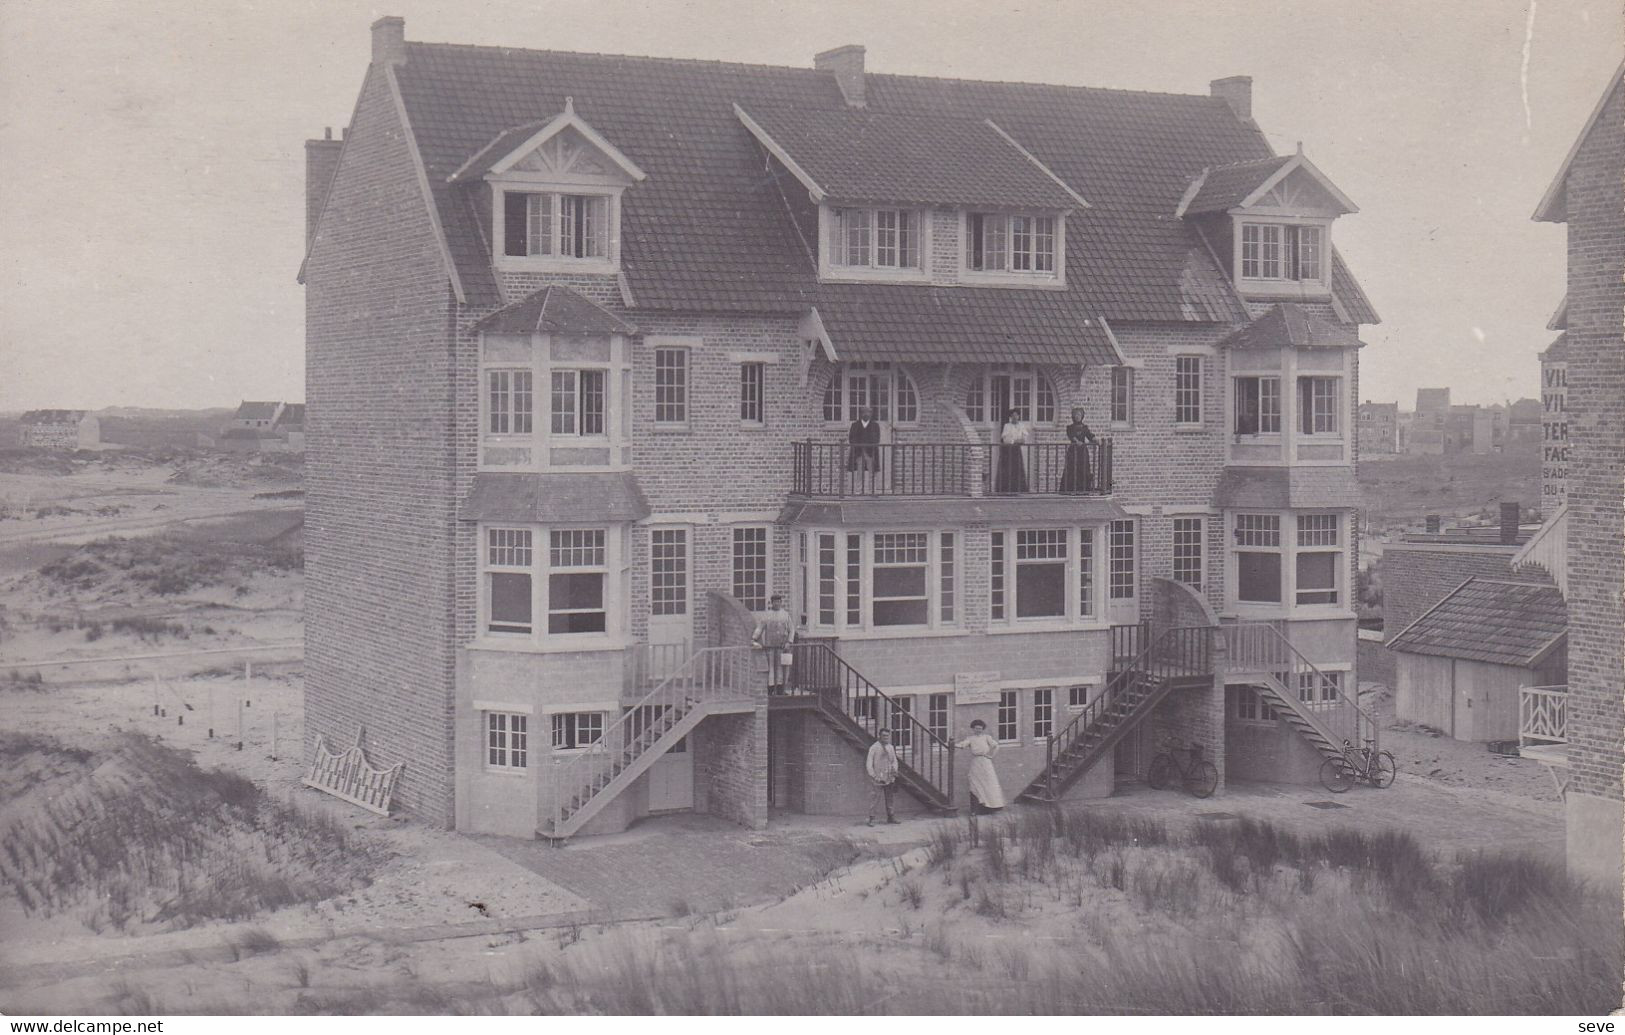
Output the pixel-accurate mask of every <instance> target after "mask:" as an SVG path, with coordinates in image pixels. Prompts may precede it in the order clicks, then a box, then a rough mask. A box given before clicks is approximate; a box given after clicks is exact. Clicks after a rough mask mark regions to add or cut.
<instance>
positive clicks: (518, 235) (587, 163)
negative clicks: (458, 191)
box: [449, 97, 647, 273]
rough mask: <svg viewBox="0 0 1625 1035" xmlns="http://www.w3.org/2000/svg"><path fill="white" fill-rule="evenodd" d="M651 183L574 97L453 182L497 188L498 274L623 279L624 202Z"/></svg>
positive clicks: (494, 147)
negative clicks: (635, 188) (619, 275)
mask: <svg viewBox="0 0 1625 1035" xmlns="http://www.w3.org/2000/svg"><path fill="white" fill-rule="evenodd" d="M646 178H647V177H646V175H645V173H644V172H643V170H642V169H640V168H638V166H637V164H636V163H635V162H633V161H632V160H631V159H630V158H628V157H627V156H626V155H625V154H624V153H622V152H621V151H620V149H619V148H617V147H615V145H613V144H611V143H610V142H609V141H608V140H607V139H605V138H604V136H603V135H602V134H601V133H599V132H598V131H597V130H595V129H593V127H592V126H590V125H588V123H587V122H586V120H585V119H583V118H581V116H579V115H577V114H576V111H575V104H574V102H573V100H572V99H571V98H569V97H566V98H565V99H564V111H563V112H562V113H560V114H559V115H556V116H554V117H553V118H551V119H547V120H545V121H541V122H533V123H528V124H525V125H521V126H515V127H513V128H511V129H507V130H504V131H503V132H501V133H499V134H497V136H496V137H495V138H494V139H492V140H491V142H490V143H488V144H486V145H485V146H484V147H482V148H480V150H479V151H477V152H475V153H474V155H473V156H472V157H470V158H469V159H468V161H466V162H464V163H463V164H462V166H461V167H460V168H459V169H458V170H457V171H456V172H454V173H452V175H451V176H450V178H449V181H450V182H451V183H454V184H456V183H471V182H479V181H481V180H483V181H485V182H486V183H488V184H489V185H490V187H491V206H492V209H491V225H492V227H493V228H494V231H493V233H492V234H491V241H492V257H491V258H492V262H493V263H494V264H495V266H496V268H497V269H499V270H510V271H519V272H576V273H615V272H618V271H619V269H620V258H621V256H620V249H621V233H620V228H621V195H622V193H623V192H624V191H625V190H626V188H628V187H630V186H632V185H633V184H635V183H638V182H641V181H642V180H644V179H646Z"/></svg>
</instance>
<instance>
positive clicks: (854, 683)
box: [789, 643, 954, 803]
mask: <svg viewBox="0 0 1625 1035" xmlns="http://www.w3.org/2000/svg"><path fill="white" fill-rule="evenodd" d="M790 652H791V665H790V676H789V685H791V686H792V687H795V688H796V689H797V690H799V691H801V692H803V693H811V694H816V695H817V697H818V700H819V702H820V703H821V704H824V705H827V706H830V707H836V708H838V709H839V710H840V711H841V713H842V714H844V715H845V716H846V717H847V718H849V719H851V720H852V721H853V722H854V723H856V724H857V725H858V726H859V727H861V728H862V729H863V731H864V732H865V733H866V734H868V736H869V738H870V739H871V740H874V739H876V734H877V733H878V731H879V729H880V725H881V724H882V723H885V724H886V725H887V726H888V727H890V728H891V730H892V746H893V747H894V748H895V749H896V751H897V761H898V762H899V764H901V765H903V766H906V767H907V768H908V770H909V771H910V772H912V773H914V774H915V775H916V776H918V777H919V778H920V779H922V780H924V781H925V782H926V783H928V784H930V785H931V787H932V788H934V789H935V790H936V791H937V792H938V793H939V794H941V795H942V796H943V799H944V800H945V801H946V802H948V803H952V802H953V798H954V746H953V743H952V742H951V741H948V740H946V739H944V738H942V737H939V736H937V734H936V733H935V732H934V731H933V730H932V729H931V727H930V726H928V725H926V724H925V723H923V722H921V721H920V720H919V719H918V718H916V717H915V716H914V713H913V712H912V711H910V710H907V709H905V708H903V707H902V706H901V705H900V704H898V703H897V700H896V698H893V697H891V696H890V695H889V694H887V693H886V692H885V691H883V690H881V689H880V688H879V687H877V686H875V685H874V684H873V683H871V682H870V681H869V679H868V677H866V676H864V674H863V673H861V672H859V671H858V670H857V669H855V668H853V667H852V666H851V665H849V664H847V663H846V660H845V659H844V658H842V657H841V656H840V655H839V654H836V653H835V652H834V651H833V650H831V649H830V647H829V645H828V644H827V643H793V644H791V645H790ZM863 700H867V701H870V702H873V703H872V704H870V705H867V706H865V707H861V708H860V707H857V706H856V703H857V702H858V701H863ZM899 720H900V721H901V722H902V729H898V728H897V727H896V726H895V725H894V724H895V723H897V722H899Z"/></svg>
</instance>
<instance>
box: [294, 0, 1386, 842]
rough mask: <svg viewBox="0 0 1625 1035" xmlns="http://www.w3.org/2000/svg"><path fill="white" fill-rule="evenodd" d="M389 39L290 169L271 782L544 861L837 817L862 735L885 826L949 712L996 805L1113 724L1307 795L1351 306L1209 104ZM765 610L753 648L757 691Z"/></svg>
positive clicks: (1078, 769) (924, 798)
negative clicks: (301, 486)
mask: <svg viewBox="0 0 1625 1035" xmlns="http://www.w3.org/2000/svg"><path fill="white" fill-rule="evenodd" d="M404 31H405V30H404V24H403V22H402V21H401V19H399V18H383V19H380V20H379V21H378V22H376V23H375V24H374V26H373V59H372V64H371V66H370V68H369V70H368V72H367V75H366V78H365V81H364V83H363V85H362V88H361V94H360V97H359V99H358V100H357V103H356V107H355V117H354V121H353V124H352V125H351V126H350V127H349V128H348V130H347V131H346V133H345V134H344V136H343V139H342V142H341V143H340V144H339V146H338V148H337V149H336V151H337V153H336V154H335V148H334V146H333V145H334V144H335V142H334V141H332V140H323V141H312V142H311V143H310V145H308V146H307V170H308V182H309V189H310V191H311V192H312V196H311V197H310V198H308V199H307V205H306V212H307V217H308V218H310V219H311V220H312V224H311V226H310V227H309V230H308V234H307V236H308V238H309V242H310V245H309V251H308V254H307V256H306V259H305V262H304V265H303V267H302V269H301V280H302V282H303V283H304V284H305V287H306V314H307V317H306V319H307V387H308V391H307V399H308V400H309V402H310V405H311V411H310V413H311V420H310V422H309V426H308V436H309V438H308V443H307V444H308V458H309V462H308V466H307V485H308V492H309V496H308V501H307V502H308V519H307V526H306V528H307V531H306V544H307V549H308V552H307V558H308V560H307V604H306V613H307V616H308V622H307V629H308V632H307V668H306V730H307V736H308V737H309V738H310V739H311V741H312V745H307V749H311V748H312V746H313V743H314V739H315V738H316V737H318V736H321V737H325V738H326V739H327V740H328V741H329V742H331V743H335V744H338V743H349V742H351V741H352V739H353V738H355V737H356V735H357V732H358V729H360V730H364V731H365V732H364V738H363V744H364V746H365V747H366V749H367V750H368V751H369V753H370V754H371V756H372V758H373V761H374V762H376V763H379V764H383V765H392V764H395V763H404V764H405V768H404V771H403V773H402V777H401V781H400V783H399V785H398V794H399V798H400V800H401V802H402V803H403V804H404V805H405V806H406V807H407V808H408V809H410V810H412V811H414V812H415V813H417V814H419V815H421V816H422V817H424V818H425V819H427V820H430V821H434V822H442V823H447V824H453V823H454V824H455V825H456V826H457V827H458V828H460V829H464V830H471V831H483V832H491V833H502V834H512V835H519V836H534V835H536V834H538V833H540V834H542V835H543V836H559V837H562V836H569V835H571V834H576V833H592V832H599V831H609V830H617V829H621V828H624V827H625V826H626V825H627V824H629V823H631V822H633V821H634V820H635V819H636V818H637V817H639V816H641V815H644V814H647V813H650V812H660V811H669V810H681V809H693V810H697V811H705V812H710V813H713V814H717V815H722V816H726V817H728V818H730V819H733V820H735V821H737V822H740V823H743V824H746V825H750V826H760V825H762V824H764V823H765V822H766V819H767V810H768V807H769V805H770V804H771V805H774V806H777V807H781V808H785V809H789V810H791V811H801V812H811V813H852V812H854V811H856V812H859V813H861V810H862V809H863V808H864V806H865V801H866V798H865V797H864V795H865V787H864V778H863V776H862V772H861V760H862V755H861V753H860V749H861V748H862V747H863V746H866V745H865V743H864V741H865V739H866V738H867V737H868V736H869V735H870V733H871V732H872V731H873V729H874V728H875V724H876V723H877V722H878V721H881V720H887V721H890V722H891V723H893V724H894V725H895V726H896V727H897V730H898V732H897V733H896V734H894V737H895V739H896V741H897V743H898V746H899V750H900V753H901V754H902V756H903V761H904V776H905V779H904V786H905V789H906V790H908V791H909V793H910V795H912V796H913V797H915V798H916V799H918V802H919V807H932V808H945V807H948V806H950V805H958V804H963V803H964V802H965V801H966V798H965V788H964V778H965V771H966V768H967V766H966V761H967V760H966V759H964V758H960V759H959V760H958V762H957V765H956V766H950V765H949V760H950V759H951V758H952V757H953V756H952V752H951V750H950V749H949V748H948V747H947V743H948V742H949V741H951V740H952V739H954V738H957V737H958V736H960V735H962V734H963V732H964V730H965V728H966V725H967V723H968V722H969V721H970V720H971V719H973V718H984V719H986V721H987V722H988V725H989V730H990V733H992V734H994V735H995V736H996V737H997V739H999V740H1001V741H1003V742H1004V746H1003V748H1002V749H1001V751H1000V754H999V762H1000V772H1001V776H1002V779H1003V781H1004V783H1005V786H1006V790H1007V792H1008V793H1009V794H1011V795H1012V796H1014V795H1015V794H1016V793H1018V792H1021V791H1022V789H1023V788H1024V787H1025V788H1026V792H1027V793H1028V794H1029V795H1030V796H1032V797H1035V798H1040V799H1045V798H1053V797H1057V796H1059V795H1061V794H1063V793H1069V794H1082V795H1103V794H1109V793H1110V792H1111V790H1112V787H1113V784H1114V781H1115V780H1116V779H1117V778H1118V777H1119V776H1126V777H1129V778H1132V777H1134V776H1137V775H1139V774H1140V773H1141V772H1143V770H1144V766H1145V764H1146V762H1147V761H1148V758H1149V750H1148V749H1149V746H1150V740H1151V738H1152V737H1153V735H1166V736H1169V737H1172V738H1175V739H1176V740H1178V741H1179V742H1181V743H1188V742H1195V743H1197V744H1199V745H1200V746H1201V747H1202V748H1203V750H1204V751H1205V752H1206V754H1207V756H1208V757H1209V758H1210V759H1212V760H1213V761H1214V762H1215V764H1216V765H1217V766H1218V767H1219V768H1220V771H1221V779H1224V778H1226V777H1228V778H1230V779H1245V778H1255V777H1258V778H1267V779H1289V780H1303V781H1313V780H1314V779H1315V773H1316V771H1317V770H1318V768H1319V764H1320V761H1321V759H1322V757H1324V756H1325V753H1326V752H1327V751H1335V746H1334V745H1335V741H1332V740H1330V739H1328V738H1333V737H1341V736H1349V737H1359V736H1363V735H1365V733H1366V732H1368V731H1365V730H1364V728H1363V727H1361V726H1360V725H1359V724H1358V718H1359V717H1358V715H1357V713H1356V711H1355V709H1354V708H1353V707H1352V706H1351V701H1352V698H1353V689H1354V687H1355V685H1356V678H1355V673H1354V670H1353V666H1354V659H1355V620H1354V611H1353V601H1352V599H1351V598H1352V594H1353V592H1354V570H1355V562H1356V558H1357V555H1358V543H1357V541H1356V536H1357V529H1358V524H1357V521H1356V508H1357V506H1358V502H1359V490H1358V485H1357V483H1356V480H1355V476H1354V465H1355V461H1356V458H1357V440H1356V436H1355V434H1354V431H1353V429H1354V426H1355V425H1356V423H1357V422H1356V421H1354V420H1352V419H1351V417H1352V416H1353V415H1354V412H1355V404H1356V400H1357V398H1358V396H1357V394H1356V393H1357V388H1358V361H1359V356H1358V350H1359V347H1360V342H1359V339H1358V334H1357V332H1358V329H1359V325H1360V324H1363V323H1373V322H1375V321H1376V315H1375V313H1374V312H1373V311H1372V309H1371V306H1370V304H1369V302H1368V301H1367V300H1366V298H1365V297H1364V295H1363V294H1362V293H1361V291H1360V289H1359V288H1358V286H1357V285H1356V283H1355V281H1354V279H1353V277H1352V276H1351V275H1350V273H1349V271H1348V270H1347V269H1346V267H1345V266H1344V264H1343V262H1342V260H1341V258H1340V257H1339V256H1338V254H1337V251H1336V249H1335V248H1334V247H1333V238H1334V235H1335V233H1336V232H1337V229H1336V228H1337V218H1338V217H1339V216H1341V215H1344V214H1347V213H1351V212H1353V211H1355V207H1354V205H1353V204H1352V203H1351V202H1350V201H1349V200H1348V199H1347V198H1346V197H1344V196H1343V195H1342V193H1341V192H1340V191H1338V189H1337V188H1336V187H1335V186H1334V185H1332V183H1331V182H1330V181H1329V180H1328V179H1327V178H1326V177H1325V176H1324V175H1323V174H1322V173H1321V172H1320V171H1319V170H1318V169H1316V168H1315V166H1314V165H1313V164H1312V163H1310V162H1309V160H1308V159H1307V158H1306V157H1305V156H1304V155H1303V154H1302V152H1301V151H1300V152H1299V153H1297V154H1292V155H1285V156H1279V157H1276V156H1271V154H1270V149H1269V147H1268V145H1267V143H1266V141H1265V139H1264V137H1263V135H1262V134H1261V132H1260V131H1259V129H1258V127H1257V125H1256V124H1255V123H1254V122H1253V120H1252V113H1251V100H1250V93H1251V81H1250V80H1248V79H1246V78H1244V77H1235V78H1231V79H1224V80H1219V81H1216V82H1215V83H1213V84H1212V95H1211V96H1176V95H1164V94H1149V93H1141V92H1130V91H1114V90H1104V89H1080V88H1075V87H1051V86H1037V85H1026V84H1008V83H969V82H964V81H960V80H951V79H930V78H920V77H909V76H893V75H879V74H874V73H871V72H868V71H867V70H866V69H865V67H864V52H863V49H862V48H861V47H843V48H840V49H838V50H835V51H830V52H827V53H825V54H821V55H819V56H818V57H817V58H816V59H815V67H814V68H811V69H799V68H780V67H767V66H753V65H733V64H723V63H717V62H701V61H679V60H667V59H653V58H633V57H609V56H602V55H593V54H571V53H559V52H539V51H524V50H513V49H506V48H504V49H498V48H494V47H470V46H451V45H443V44H425V43H416V42H412V43H408V42H406V40H405V35H404ZM1073 407H1081V408H1082V409H1083V410H1084V413H1085V415H1086V418H1087V420H1088V422H1089V423H1090V424H1091V425H1092V427H1093V429H1094V432H1095V434H1096V436H1097V439H1098V441H1096V442H1094V443H1091V444H1089V445H1088V446H1087V447H1080V448H1079V449H1078V450H1076V451H1074V452H1071V453H1069V452H1068V449H1067V445H1066V438H1065V435H1064V431H1063V426H1064V425H1065V424H1066V422H1067V419H1068V414H1069V413H1070V411H1071V410H1072V408H1073ZM866 409H867V410H873V411H874V413H875V415H876V417H877V418H878V421H879V423H880V437H879V441H878V443H876V444H874V445H873V446H872V447H870V446H867V445H865V446H864V447H863V448H862V449H860V450H854V449H853V448H851V447H850V446H849V444H848V434H849V425H850V424H851V423H852V422H853V420H854V419H855V418H856V417H857V416H858V415H859V414H860V412H862V411H864V410H866ZM1011 409H1013V410H1015V411H1017V412H1018V413H1019V414H1021V415H1022V416H1023V417H1024V418H1025V419H1027V420H1028V421H1030V422H1031V424H1032V426H1033V429H1034V441H1033V442H1032V443H1031V444H1029V445H1024V446H1023V445H1017V446H1011V447H1009V448H1008V449H1006V448H1004V447H1003V446H1002V445H1000V442H999V438H998V436H999V418H1000V415H1001V413H1003V412H1005V411H1007V410H1011ZM870 460H872V461H873V466H874V467H875V468H877V469H875V470H866V469H865V468H866V467H868V466H870ZM775 593H778V594H783V595H784V596H785V597H786V599H787V601H788V606H789V610H790V612H791V614H792V615H793V616H794V617H793V622H794V624H795V626H796V627H797V628H798V630H799V633H800V636H801V637H802V642H801V643H798V644H797V645H796V646H795V647H794V648H793V649H792V650H791V651H789V652H788V653H790V654H791V657H792V664H791V666H790V667H789V670H788V671H787V672H785V673H783V674H772V675H770V673H769V671H768V668H769V663H770V662H773V663H774V666H775V667H776V662H777V654H778V652H777V651H773V652H771V653H772V655H773V656H772V657H771V658H769V657H767V656H764V655H762V654H761V653H760V652H752V651H751V649H750V647H749V646H748V644H749V641H750V638H751V630H752V627H753V626H754V625H755V623H756V622H757V621H758V620H759V618H760V615H761V613H762V611H763V610H764V609H765V607H766V605H767V601H768V598H769V597H770V595H772V594H775ZM1221 612H1222V613H1223V614H1225V615H1226V617H1227V619H1228V621H1227V623H1226V625H1225V626H1224V627H1223V628H1222V629H1221V628H1220V626H1219V622H1218V614H1219V613H1221ZM1143 623H1150V624H1149V626H1147V625H1146V624H1143ZM1221 640H1222V641H1223V642H1224V646H1225V647H1226V648H1227V649H1225V650H1223V651H1220V650H1217V649H1215V641H1221ZM770 681H771V682H774V683H777V684H782V685H783V687H784V689H785V691H786V692H784V693H780V694H776V695H768V694H766V693H765V689H766V686H767V684H768V683H769V682H770ZM1299 731H1306V732H1301V733H1300V732H1299ZM1051 737H1055V738H1058V739H1057V740H1056V741H1055V742H1054V744H1053V745H1052V744H1051V741H1050V738H1051ZM1052 746H1053V747H1054V748H1055V751H1056V753H1055V755H1054V758H1055V760H1056V761H1055V762H1054V765H1053V766H1051V767H1049V768H1046V757H1047V756H1046V751H1047V750H1048V749H1049V748H1050V747H1052ZM950 774H952V778H950Z"/></svg>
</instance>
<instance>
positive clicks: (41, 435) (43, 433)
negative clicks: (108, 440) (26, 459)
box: [17, 410, 102, 450]
mask: <svg viewBox="0 0 1625 1035" xmlns="http://www.w3.org/2000/svg"><path fill="white" fill-rule="evenodd" d="M101 440H102V424H101V419H100V418H98V417H97V416H96V415H95V414H94V413H90V412H89V411H87V410H29V411H28V412H27V413H24V414H23V415H22V416H21V417H20V418H18V420H17V443H18V445H20V446H22V447H23V448H24V449H54V450H74V449H95V448H96V447H97V446H98V445H100V444H101Z"/></svg>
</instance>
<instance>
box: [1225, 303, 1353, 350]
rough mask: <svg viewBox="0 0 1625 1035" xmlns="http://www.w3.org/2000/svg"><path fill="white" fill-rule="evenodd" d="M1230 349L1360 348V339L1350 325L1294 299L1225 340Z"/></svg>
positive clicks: (1274, 308)
mask: <svg viewBox="0 0 1625 1035" xmlns="http://www.w3.org/2000/svg"><path fill="white" fill-rule="evenodd" d="M1219 346H1220V347H1221V348H1227V349H1265V348H1268V349H1277V348H1282V347H1287V346H1289V347H1291V348H1295V349H1357V348H1359V347H1360V339H1359V338H1357V337H1355V336H1354V333H1353V332H1352V331H1350V330H1349V329H1348V328H1346V327H1342V326H1339V325H1338V324H1335V323H1332V322H1331V321H1330V320H1326V319H1323V318H1321V317H1319V316H1316V315H1315V314H1314V313H1312V312H1310V311H1309V310H1308V309H1305V308H1304V307H1303V306H1301V305H1298V304H1296V303H1294V302H1283V303H1281V304H1280V305H1276V306H1271V307H1270V309H1269V311H1268V312H1266V313H1265V314H1264V315H1263V316H1260V317H1259V318H1258V319H1256V320H1254V321H1253V322H1252V323H1249V324H1248V325H1247V326H1245V327H1242V328H1240V329H1238V330H1236V331H1234V332H1232V333H1231V334H1230V335H1229V336H1227V337H1226V338H1225V339H1224V340H1223V341H1221V342H1219Z"/></svg>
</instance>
